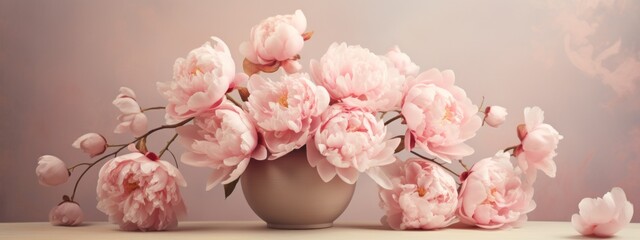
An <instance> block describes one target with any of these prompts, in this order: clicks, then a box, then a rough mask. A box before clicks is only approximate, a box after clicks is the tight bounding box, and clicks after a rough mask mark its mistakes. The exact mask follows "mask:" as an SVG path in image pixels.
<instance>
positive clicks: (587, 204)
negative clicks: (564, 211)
mask: <svg viewBox="0 0 640 240" xmlns="http://www.w3.org/2000/svg"><path fill="white" fill-rule="evenodd" d="M578 207H579V208H580V214H573V216H572V217H571V223H572V224H573V227H574V228H575V229H576V230H577V231H578V232H579V233H580V234H582V235H586V236H589V235H594V236H598V237H611V236H613V235H614V234H616V233H617V232H618V231H620V230H621V229H622V228H623V227H625V226H626V225H627V224H629V222H631V217H633V205H632V204H631V202H629V201H627V196H626V195H625V194H624V191H623V190H622V189H621V188H619V187H614V188H613V189H611V192H607V193H606V194H604V196H603V197H602V198H585V199H582V201H580V204H579V205H578Z"/></svg>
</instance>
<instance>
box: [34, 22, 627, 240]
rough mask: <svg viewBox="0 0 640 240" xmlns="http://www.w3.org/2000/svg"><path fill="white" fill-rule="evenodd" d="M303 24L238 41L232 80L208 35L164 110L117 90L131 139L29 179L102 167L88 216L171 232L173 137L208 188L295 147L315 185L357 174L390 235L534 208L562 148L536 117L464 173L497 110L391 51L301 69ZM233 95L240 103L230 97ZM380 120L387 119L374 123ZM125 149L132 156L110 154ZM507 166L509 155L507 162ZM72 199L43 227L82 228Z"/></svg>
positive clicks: (345, 50)
mask: <svg viewBox="0 0 640 240" xmlns="http://www.w3.org/2000/svg"><path fill="white" fill-rule="evenodd" d="M306 27H307V21H306V18H305V16H304V14H303V13H302V11H300V10H297V11H295V13H294V14H292V15H278V16H274V17H270V18H267V19H265V20H263V21H262V22H260V23H259V24H258V25H256V26H254V27H253V28H252V29H251V33H250V36H249V40H248V41H246V42H243V43H242V44H241V45H240V53H241V54H242V55H243V56H244V58H245V59H244V62H243V70H244V72H243V73H238V72H236V65H235V63H234V61H233V58H232V56H231V52H230V50H229V47H228V46H227V45H226V43H225V42H224V41H222V40H221V39H219V38H217V37H212V38H211V40H212V42H206V43H204V44H203V45H202V46H200V47H198V48H195V49H193V50H192V51H190V52H189V53H188V54H187V56H186V58H178V59H177V60H176V61H175V63H174V67H173V79H172V80H171V81H168V82H159V83H158V84H157V90H158V91H159V92H160V93H161V95H162V96H163V97H164V98H165V99H166V100H167V102H168V104H167V105H166V106H165V107H154V108H147V109H143V108H141V107H140V105H139V104H138V102H137V100H136V95H135V93H134V92H133V91H132V90H131V89H129V88H126V87H123V88H121V89H120V94H119V95H118V96H117V97H116V99H115V100H114V101H113V104H114V105H115V106H116V107H117V108H118V109H119V110H120V115H119V116H118V118H117V119H118V120H119V124H118V125H117V127H116V128H115V130H114V131H115V132H116V133H130V134H132V135H133V136H134V137H135V138H134V140H133V141H132V142H130V143H127V144H116V145H109V144H107V141H106V139H105V138H104V137H103V136H102V135H99V134H96V133H89V134H85V135H83V136H81V137H80V138H78V139H77V140H76V141H75V142H74V143H73V144H72V145H73V147H75V148H79V149H81V150H82V151H84V152H85V153H87V154H89V156H90V157H95V156H98V155H101V154H103V153H104V152H105V150H106V149H107V148H108V147H119V149H118V150H116V151H115V152H113V153H109V154H106V155H104V157H102V158H100V159H98V160H96V161H95V162H93V163H91V164H79V165H76V166H74V167H71V168H67V167H66V165H65V164H64V162H62V161H61V160H60V159H58V158H56V157H53V156H49V155H46V156H43V157H41V158H40V160H39V165H38V167H37V169H36V173H37V174H38V177H39V180H40V182H41V183H42V184H43V185H46V186H54V185H58V184H61V183H64V182H66V181H67V180H68V179H69V175H70V173H71V171H72V170H73V169H74V168H76V167H77V166H80V165H89V167H88V168H87V169H86V170H88V169H89V168H91V167H92V166H93V165H95V164H96V163H98V162H99V161H101V160H103V159H107V158H108V157H113V158H112V159H111V160H108V162H106V163H105V164H104V165H103V166H102V169H101V170H100V173H99V179H98V187H97V195H98V209H99V210H100V211H102V212H104V213H106V214H107V215H108V216H109V219H110V221H111V222H113V223H116V224H118V225H119V226H120V228H121V229H123V230H141V231H153V230H166V229H171V228H174V227H176V226H177V223H178V219H179V218H180V217H181V216H183V215H184V214H185V212H186V208H185V205H184V202H183V201H182V197H181V195H180V187H184V186H186V182H185V180H184V178H183V176H182V175H181V173H180V172H179V171H178V169H177V168H176V167H174V166H173V165H172V164H169V163H168V162H166V161H163V160H160V157H161V156H162V154H163V153H164V152H165V151H167V150H168V148H169V145H170V144H171V143H172V142H173V141H174V139H176V138H177V139H178V141H179V142H180V143H181V144H182V145H183V146H184V148H185V150H186V151H185V152H184V153H183V154H182V155H181V157H180V159H181V162H183V163H185V164H188V165H191V166H196V167H206V168H210V169H211V170H212V171H213V173H212V174H211V176H210V177H209V179H208V181H207V183H206V190H210V189H212V188H213V187H215V186H217V185H219V184H223V185H225V186H231V190H233V187H234V186H235V182H236V181H237V180H238V179H239V177H240V176H241V175H242V174H243V172H244V171H245V169H246V168H247V166H248V165H249V164H251V161H277V159H278V158H280V157H282V156H284V155H286V154H288V153H290V152H291V151H293V150H296V149H301V148H303V147H306V155H307V159H308V162H309V165H310V166H311V167H313V168H315V169H316V170H317V172H318V175H319V177H320V178H321V179H322V180H323V181H325V182H329V181H331V180H333V179H335V178H336V177H337V178H338V179H340V180H341V181H344V182H346V183H349V184H354V183H355V182H356V181H357V180H358V177H359V175H360V173H366V174H367V175H369V176H370V177H371V178H372V179H373V180H374V181H375V182H376V183H377V184H378V185H380V187H381V188H380V192H379V197H380V200H381V207H382V208H383V209H384V210H385V211H386V214H385V216H384V217H383V218H382V222H383V224H386V225H388V226H390V227H391V228H393V229H439V228H445V227H447V226H449V225H451V224H453V223H455V222H458V221H460V222H462V223H465V224H469V225H475V226H478V227H481V228H487V229H497V228H510V227H516V226H519V225H520V224H522V223H523V222H524V221H526V220H527V214H528V213H529V212H531V211H532V210H533V209H534V208H535V207H536V206H535V202H534V201H533V192H534V191H533V184H534V182H535V180H536V176H537V172H538V170H541V171H542V172H544V173H545V174H546V175H548V176H549V177H555V175H556V165H555V162H554V157H555V156H556V155H557V153H556V148H557V146H558V143H559V141H560V140H561V139H562V138H563V137H562V136H561V135H560V134H559V133H558V131H556V130H555V129H554V128H553V127H552V126H551V125H549V124H546V123H543V120H544V115H543V111H542V110H541V109H540V108H538V107H533V108H526V109H525V110H524V123H523V124H520V125H519V126H518V127H517V136H518V138H519V140H520V142H519V143H518V144H516V145H514V146H512V147H509V148H507V149H505V150H502V151H498V152H497V153H496V154H495V155H494V156H493V157H489V158H485V159H482V160H480V161H478V162H477V163H475V164H474V165H473V166H472V167H471V168H469V169H467V167H466V166H465V165H464V164H463V163H462V159H463V158H465V157H468V156H470V155H472V154H473V153H474V149H473V148H472V147H470V146H469V145H468V144H467V143H466V141H467V140H469V139H471V138H473V137H474V136H475V135H476V132H477V131H478V129H479V128H480V127H481V126H483V125H484V124H485V123H486V124H487V125H489V126H491V127H498V126H500V125H502V124H503V123H504V122H505V120H506V116H507V110H506V109H505V108H503V107H500V106H488V107H486V108H484V109H482V106H480V107H478V106H476V105H474V104H473V103H472V101H471V99H470V98H469V97H468V96H467V94H466V92H465V91H464V89H462V88H460V87H459V86H457V85H456V84H455V75H454V73H453V71H451V70H445V71H440V70H438V69H430V70H427V71H424V72H420V68H419V67H418V66H417V65H416V64H415V63H413V62H412V61H411V59H410V57H409V56H408V55H407V54H405V53H403V52H402V51H401V50H400V49H399V48H398V47H397V46H395V47H392V48H391V50H390V51H389V52H387V53H386V54H385V55H377V54H375V53H373V52H371V51H370V50H368V49H366V48H364V47H362V46H358V45H348V44H347V43H344V42H343V43H333V44H331V45H330V46H329V48H328V49H327V51H326V53H325V54H324V55H323V56H322V57H321V58H320V59H318V60H315V59H313V60H311V61H310V65H309V72H308V73H306V72H303V71H302V65H301V64H300V59H301V56H300V52H301V51H302V48H303V46H304V42H305V41H307V40H309V39H310V38H311V36H312V32H306ZM280 68H282V69H283V70H284V72H285V73H286V74H284V75H283V76H281V77H280V78H279V79H271V78H269V77H267V76H265V75H261V74H260V73H261V72H262V73H273V72H276V71H277V70H278V69H280ZM233 91H237V92H238V94H239V95H240V97H241V98H242V100H243V101H242V102H238V101H236V100H234V99H233V97H232V96H231V95H230V94H231V93H232V92H233ZM153 109H164V110H165V113H166V114H165V120H166V125H162V126H160V127H158V128H154V129H151V130H148V127H147V121H148V120H147V116H146V115H145V114H144V112H145V111H146V110H153ZM480 110H483V111H480ZM386 114H392V115H395V116H393V117H390V118H388V119H387V121H384V116H385V115H386ZM398 119H402V124H403V125H404V126H405V127H406V131H405V133H404V136H402V135H399V136H395V137H390V135H389V134H388V129H387V125H388V124H390V123H392V122H393V121H395V120H398ZM171 128H175V131H176V135H175V136H174V138H172V139H171V140H170V141H169V142H168V143H167V145H166V147H165V148H164V149H162V151H161V152H160V156H158V155H156V154H155V153H153V152H150V151H148V150H147V148H146V146H145V142H146V138H147V137H149V135H151V134H152V133H154V132H156V131H158V130H161V129H171ZM125 148H128V149H129V151H131V153H128V154H125V155H122V156H117V155H118V153H119V152H120V151H121V150H123V149H125ZM402 150H408V151H410V152H411V153H414V155H416V156H418V157H420V158H412V159H408V160H406V161H402V160H398V159H396V157H395V153H397V152H399V151H402ZM418 150H419V151H423V152H426V153H427V154H428V155H430V156H431V157H433V158H428V157H425V156H422V155H420V154H418V153H416V151H418ZM512 157H513V158H515V159H517V164H516V165H515V166H514V164H512V163H511V159H512ZM440 161H442V162H440ZM454 161H459V162H460V163H461V165H462V166H463V167H464V168H465V169H466V171H465V172H463V173H462V174H456V173H455V172H454V171H452V170H450V169H449V168H447V167H446V165H445V164H446V163H453V162H454ZM176 164H177V162H176ZM86 170H85V172H86ZM451 174H453V175H456V176H457V177H458V178H457V179H456V178H454V177H453V176H452V175H451ZM83 175H84V172H83V174H82V175H81V176H80V178H82V176H83ZM80 178H79V179H80ZM79 179H78V181H79ZM76 187H77V183H76ZM226 190H227V188H226V187H225V192H226ZM75 191H76V189H74V193H73V194H72V196H71V197H70V198H69V197H67V196H65V197H64V198H63V200H64V201H63V202H62V203H61V204H60V205H59V206H57V207H55V208H54V209H53V210H52V211H51V214H50V219H51V222H52V223H53V224H54V225H77V224H80V223H81V222H82V218H83V216H82V211H81V210H80V208H79V205H78V204H77V203H76V202H74V201H73V197H74V195H75ZM601 209H604V210H601ZM629 209H631V210H629ZM609 210H614V211H613V212H614V213H611V212H612V211H609ZM594 211H596V213H593V212H594ZM632 212H633V209H632V206H631V205H630V204H629V203H628V202H626V198H625V196H624V192H622V190H620V189H614V190H612V193H610V194H607V195H605V198H604V199H598V200H583V202H581V203H580V215H576V216H574V218H573V222H574V225H575V226H576V227H577V228H578V230H579V231H580V232H581V233H584V234H592V233H593V234H596V235H603V236H604V235H611V234H613V233H615V231H617V230H619V229H620V226H622V225H623V223H624V222H625V221H626V222H627V223H628V222H629V219H630V218H631V215H632ZM594 214H595V215H594Z"/></svg>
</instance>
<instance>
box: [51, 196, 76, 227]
mask: <svg viewBox="0 0 640 240" xmlns="http://www.w3.org/2000/svg"><path fill="white" fill-rule="evenodd" d="M83 219H84V214H83V213H82V209H81V208H80V205H78V204H77V203H75V202H71V201H65V202H62V203H61V204H59V205H58V206H55V207H53V208H52V209H51V211H50V212H49V222H50V223H51V225H54V226H77V225H80V224H81V223H82V220H83Z"/></svg>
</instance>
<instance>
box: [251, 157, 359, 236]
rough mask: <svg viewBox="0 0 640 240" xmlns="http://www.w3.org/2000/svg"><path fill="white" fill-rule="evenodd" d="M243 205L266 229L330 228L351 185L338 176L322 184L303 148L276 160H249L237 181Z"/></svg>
mask: <svg viewBox="0 0 640 240" xmlns="http://www.w3.org/2000/svg"><path fill="white" fill-rule="evenodd" d="M240 183H241V184H242V192H243V193H244V197H245V199H247V203H249V206H250V207H251V209H252V210H253V212H255V213H256V215H258V217H260V218H261V219H262V220H264V221H265V222H267V226H268V227H270V228H279V229H315V228H328V227H331V226H333V221H335V220H336V219H337V218H338V217H339V216H340V214H342V212H344V210H345V209H346V208H347V206H348V205H349V202H350V201H351V197H352V196H353V191H354V189H355V184H348V183H345V182H344V181H342V180H341V179H340V178H339V177H337V176H336V177H335V178H334V179H332V180H331V181H330V182H328V183H325V182H324V181H322V179H321V178H320V175H318V171H317V170H316V169H315V168H313V167H311V166H310V165H309V162H308V161H307V153H306V148H305V147H303V148H300V149H297V150H294V151H292V152H290V153H288V154H287V155H285V156H282V157H280V158H278V159H276V160H263V161H256V160H251V163H250V164H249V166H248V167H247V169H246V170H245V171H244V173H243V174H242V177H241V179H240Z"/></svg>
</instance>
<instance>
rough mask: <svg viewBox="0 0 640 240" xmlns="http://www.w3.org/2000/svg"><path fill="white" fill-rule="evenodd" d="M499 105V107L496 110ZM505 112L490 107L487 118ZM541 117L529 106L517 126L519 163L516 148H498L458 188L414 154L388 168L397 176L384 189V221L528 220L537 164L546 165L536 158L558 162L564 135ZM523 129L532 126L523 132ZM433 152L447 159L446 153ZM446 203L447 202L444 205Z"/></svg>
mask: <svg viewBox="0 0 640 240" xmlns="http://www.w3.org/2000/svg"><path fill="white" fill-rule="evenodd" d="M496 109H499V110H498V111H496V113H495V114H491V112H492V111H495V110H496ZM505 115H506V111H505V110H504V109H503V108H499V107H495V106H492V107H488V108H487V110H486V112H485V122H487V123H488V122H493V123H499V122H504V116H505ZM542 121H543V112H542V110H540V108H537V107H534V108H526V109H525V122H526V123H525V125H522V126H520V127H518V129H519V131H518V133H519V136H521V137H520V139H521V141H522V142H521V143H520V144H518V145H516V146H514V147H511V148H510V149H511V150H513V151H514V154H513V156H515V157H516V158H518V162H519V165H518V166H514V165H513V164H512V163H511V161H510V160H511V156H512V154H510V153H508V152H505V151H499V152H498V153H496V154H495V156H493V157H490V158H485V159H482V160H480V161H478V162H477V163H475V164H474V165H473V166H472V167H471V168H470V169H468V170H467V171H466V172H464V173H462V174H461V175H460V188H459V189H457V188H455V187H443V186H442V185H443V184H442V183H443V182H445V183H448V185H450V184H451V183H453V185H454V186H455V181H454V180H453V177H452V176H450V175H448V174H447V173H446V172H444V170H442V167H441V165H434V164H428V165H427V164H422V165H418V164H416V161H418V160H415V159H412V160H408V161H405V163H404V164H400V165H399V166H398V165H395V166H393V165H392V166H391V167H393V168H392V169H387V170H386V171H387V172H389V173H390V174H389V175H390V176H392V182H393V183H394V187H393V188H392V189H390V190H388V189H381V190H380V199H381V205H382V206H383V208H384V209H385V210H386V216H385V217H384V218H383V219H382V222H383V223H384V224H387V225H389V226H390V227H392V228H394V229H437V228H443V227H446V226H448V225H449V224H452V223H454V222H456V221H457V220H459V221H460V222H462V223H465V224H469V225H475V226H478V227H481V228H487V229H495V228H509V227H517V226H519V225H520V224H522V223H523V222H524V221H526V219H527V213H529V212H530V211H532V210H533V209H535V202H534V201H533V199H532V197H533V186H532V185H533V183H534V182H533V181H532V180H535V174H536V170H537V169H541V170H543V171H544V170H545V169H547V168H545V167H544V166H545V165H543V164H536V163H539V162H543V161H546V162H548V163H547V165H552V166H555V165H554V164H555V163H554V162H553V157H554V156H555V155H556V152H555V149H556V148H557V145H558V142H559V140H560V139H562V136H561V135H559V134H558V132H557V131H556V130H555V129H554V128H553V127H551V126H550V125H548V124H544V123H542ZM407 124H409V123H408V121H407ZM490 125H492V124H490ZM496 125H499V124H496ZM520 129H528V130H525V131H526V132H525V133H524V134H522V133H520V132H521V130H520ZM540 136H543V137H540ZM529 146H536V147H529ZM427 147H428V146H427ZM427 152H428V151H427ZM434 155H435V156H437V157H439V158H440V159H442V160H443V161H447V159H446V158H445V157H443V156H442V155H438V154H434ZM431 160H434V159H431ZM421 161H425V160H421ZM398 168H400V169H401V171H398ZM434 169H436V170H434ZM552 169H553V171H549V172H547V171H544V172H545V173H547V174H548V175H549V176H551V177H553V176H555V167H554V168H552ZM525 173H526V174H525ZM530 174H531V175H530ZM416 175H417V176H419V177H415V176H416ZM425 176H426V177H425ZM434 183H438V184H434ZM445 204H446V206H447V207H442V205H445ZM416 206H417V207H416ZM433 209H437V210H438V211H434V210H433Z"/></svg>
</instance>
